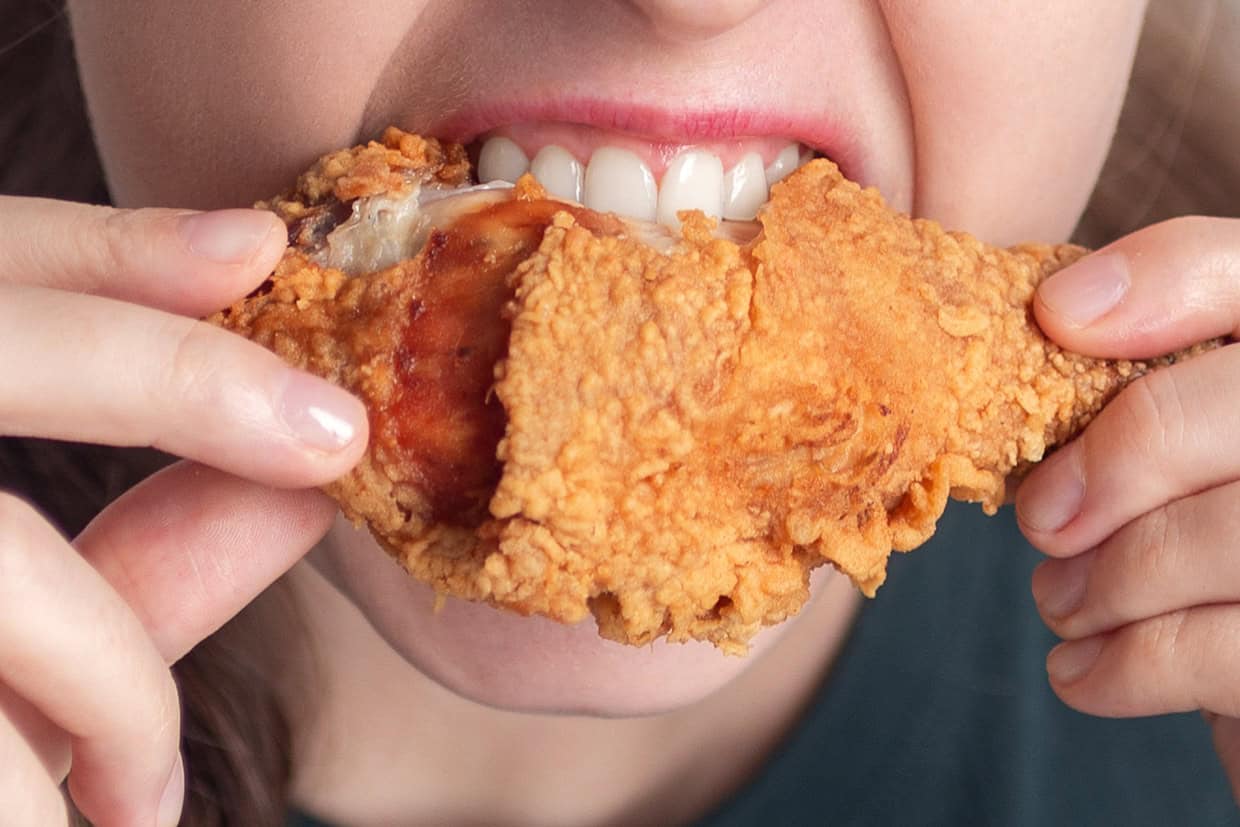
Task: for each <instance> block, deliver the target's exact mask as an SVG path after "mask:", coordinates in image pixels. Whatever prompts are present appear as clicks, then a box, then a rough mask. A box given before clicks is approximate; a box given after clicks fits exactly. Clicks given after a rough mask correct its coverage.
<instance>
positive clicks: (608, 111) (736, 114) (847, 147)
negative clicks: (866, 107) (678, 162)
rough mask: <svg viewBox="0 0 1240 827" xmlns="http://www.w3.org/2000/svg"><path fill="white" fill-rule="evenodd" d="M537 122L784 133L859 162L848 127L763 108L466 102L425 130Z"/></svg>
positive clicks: (705, 136)
mask: <svg viewBox="0 0 1240 827" xmlns="http://www.w3.org/2000/svg"><path fill="white" fill-rule="evenodd" d="M537 121H556V122H562V123H574V124H582V125H585V126H591V127H596V128H598V129H602V130H608V131H613V132H622V133H626V134H628V135H632V136H634V137H638V138H642V139H644V140H648V141H651V142H652V143H664V144H686V145H691V144H694V143H697V142H705V141H725V140H728V139H733V138H735V139H742V138H747V137H761V136H780V137H786V138H789V139H791V140H794V141H799V142H800V143H802V144H805V145H806V146H808V147H809V148H810V149H812V150H814V151H815V152H818V153H820V154H822V155H825V156H827V157H828V158H830V159H831V160H833V161H835V162H836V163H837V164H839V166H840V168H841V170H842V171H843V172H844V174H845V175H850V169H855V166H856V163H857V153H856V152H855V151H854V148H853V145H852V141H851V136H850V135H849V133H848V131H847V130H846V129H845V128H844V127H843V125H841V124H838V123H835V122H833V121H832V120H831V119H830V118H829V117H825V116H811V115H791V114H786V113H779V112H773V111H764V110H761V109H744V108H724V107H717V108H701V109H688V108H686V109H671V108H668V107H666V106H664V105H660V104H654V103H643V102H640V101H625V102H618V101H612V100H606V99H601V98H588V97H572V98H548V99H543V100H530V101H517V100H496V101H483V102H479V103H476V104H473V105H467V106H464V107H462V108H461V109H460V110H458V111H456V112H454V113H451V114H449V115H447V116H446V117H444V118H442V119H440V120H439V121H438V122H436V123H433V124H430V125H429V126H428V127H427V131H428V132H429V134H432V135H434V136H436V137H439V138H444V139H447V140H451V141H456V142H458V143H469V142H470V141H473V140H474V139H476V138H478V137H479V136H480V135H482V134H484V133H486V132H488V131H490V130H492V129H496V128H498V127H501V126H504V125H507V124H513V123H525V122H537ZM850 177H851V176H850Z"/></svg>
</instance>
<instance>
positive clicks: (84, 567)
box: [0, 495, 180, 827]
mask: <svg viewBox="0 0 1240 827" xmlns="http://www.w3.org/2000/svg"><path fill="white" fill-rule="evenodd" d="M0 606H4V611H3V612H0V682H3V683H4V684H6V685H7V686H9V687H11V688H12V689H13V690H14V691H15V692H17V693H18V694H19V695H21V696H22V697H23V698H25V699H27V700H28V701H30V703H32V704H33V705H34V706H36V707H37V708H38V709H39V711H40V712H41V713H42V714H44V715H46V716H47V717H48V718H49V719H51V720H52V721H53V722H55V724H56V725H57V726H59V727H60V728H61V729H62V730H64V731H65V732H66V733H68V734H69V735H70V738H71V741H72V749H73V770H72V772H71V773H70V789H71V791H72V794H73V797H74V801H75V802H76V803H77V805H78V807H79V808H80V809H81V810H82V812H83V813H84V814H85V815H86V816H87V817H88V818H90V819H91V820H92V821H94V822H95V823H96V824H98V825H100V827H108V825H114V824H115V825H129V824H136V823H153V822H154V821H155V819H156V817H157V813H158V810H159V802H160V798H161V796H162V793H163V789H164V787H165V785H166V783H167V781H168V779H169V777H170V772H171V770H172V768H173V766H174V762H175V758H176V754H177V743H178V740H179V730H180V726H179V709H178V702H177V692H176V687H175V685H174V684H173V682H172V677H171V675H170V674H169V672H168V669H167V665H166V664H165V663H164V661H163V659H162V658H161V657H160V655H159V653H158V652H157V651H156V650H155V647H154V646H152V645H151V641H150V639H149V638H148V637H147V635H146V632H145V631H144V630H143V628H142V625H141V624H140V623H139V622H138V620H137V618H136V617H134V615H133V613H132V612H131V611H130V610H129V607H128V606H126V605H125V603H124V601H122V600H121V599H120V598H119V597H118V596H117V595H116V593H115V592H114V591H113V590H112V589H111V588H109V587H108V585H107V583H106V582H105V581H104V580H103V578H102V577H100V576H99V574H98V573H97V572H96V571H95V570H94V569H92V568H91V567H90V565H89V564H88V563H87V562H86V561H85V560H83V559H82V558H81V557H79V556H78V555H77V553H76V552H74V550H73V549H72V547H71V546H70V545H69V544H68V543H67V542H66V541H65V540H64V539H63V538H61V537H60V536H59V535H58V534H57V533H56V532H55V531H54V530H53V529H52V528H51V526H50V525H48V524H47V523H46V522H45V521H44V520H43V519H41V518H40V517H39V515H38V514H37V513H35V511H34V510H33V509H31V508H30V507H29V506H28V505H26V504H25V503H23V502H21V501H20V500H18V499H17V498H15V497H12V496H9V495H2V496H0Z"/></svg>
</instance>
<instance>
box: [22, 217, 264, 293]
mask: <svg viewBox="0 0 1240 827" xmlns="http://www.w3.org/2000/svg"><path fill="white" fill-rule="evenodd" d="M287 240H288V235H287V232H286V230H285V228H284V224H283V223H282V222H281V221H280V219H278V218H277V217H276V216H275V215H274V214H273V213H269V212H267V211H265V210H217V211H215V212H207V213H200V212H194V211H192V210H170V209H154V208H151V209H140V210H118V209H113V208H111V207H101V206H94V205H89V204H76V203H72V202H68V201H53V200H50V199H46V198H17V197H13V196H0V284H27V285H34V286H40V287H52V288H56V289H60V290H70V291H73V292H77V293H91V294H95V295H100V296H108V297H109V298H115V299H122V300H124V301H129V302H136V303H139V304H145V305H148V306H150V307H156V308H159V309H161V310H167V311H169V312H172V313H178V314H181V315H185V316H205V315H207V314H208V313H211V312H213V311H215V310H219V309H220V308H221V307H225V306H226V305H228V304H230V303H232V302H233V301H235V300H236V299H238V298H240V297H241V296H244V295H245V294H246V293H248V292H250V290H252V289H253V288H254V287H256V286H257V285H258V284H259V283H260V282H261V281H262V280H263V279H264V278H266V276H267V275H268V274H269V273H270V272H271V270H272V268H274V267H275V265H276V263H277V262H278V261H279V260H280V256H281V255H282V254H283V252H284V248H285V246H286V245H287Z"/></svg>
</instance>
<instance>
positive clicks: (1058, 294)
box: [1038, 253, 1132, 327]
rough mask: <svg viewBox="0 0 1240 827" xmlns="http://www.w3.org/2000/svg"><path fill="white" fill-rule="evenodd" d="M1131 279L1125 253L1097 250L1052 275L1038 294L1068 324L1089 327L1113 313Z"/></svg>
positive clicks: (1039, 289)
mask: <svg viewBox="0 0 1240 827" xmlns="http://www.w3.org/2000/svg"><path fill="white" fill-rule="evenodd" d="M1131 281H1132V278H1131V275H1130V274H1129V271H1128V259H1127V258H1126V257H1125V256H1124V255H1123V254H1122V253H1096V254H1094V255H1092V256H1086V257H1085V258H1083V259H1081V260H1080V261H1078V262H1077V263H1075V264H1073V265H1071V266H1069V267H1065V268H1064V269H1062V270H1060V271H1059V272H1058V273H1055V274H1053V275H1051V276H1050V277H1049V278H1047V280H1046V281H1044V282H1042V284H1041V285H1040V286H1039V287H1038V296H1039V298H1041V300H1042V303H1043V304H1044V305H1046V307H1047V308H1048V309H1049V310H1050V311H1051V312H1052V313H1054V314H1055V315H1057V316H1059V317H1060V318H1062V319H1063V320H1064V321H1066V322H1067V323H1068V324H1070V325H1072V326H1073V327H1085V326H1087V325H1089V324H1092V323H1093V322H1095V321H1097V320H1098V319H1100V318H1102V317H1103V316H1105V315H1106V314H1107V313H1109V312H1111V310H1113V309H1114V308H1115V306H1116V305H1118V304H1119V303H1120V301H1122V300H1123V298H1124V295H1125V294H1126V293H1127V292H1128V287H1129V285H1130V284H1131Z"/></svg>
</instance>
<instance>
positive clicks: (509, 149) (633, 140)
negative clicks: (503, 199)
mask: <svg viewBox="0 0 1240 827" xmlns="http://www.w3.org/2000/svg"><path fill="white" fill-rule="evenodd" d="M433 134H439V135H442V136H444V137H447V138H449V139H451V140H455V141H459V142H460V143H463V144H465V145H466V146H467V148H468V151H469V155H470V160H471V161H472V162H473V167H474V169H475V172H476V176H477V179H478V182H479V183H487V182H492V181H507V182H515V181H516V180H517V179H518V178H519V177H520V176H521V175H523V174H525V173H530V174H531V175H533V176H534V177H535V178H536V179H538V181H539V183H540V184H542V186H543V187H544V188H546V190H547V191H548V193H550V194H551V195H553V196H555V197H557V198H561V199H564V200H567V201H573V202H576V203H580V204H583V205H584V206H586V207H588V208H590V209H592V210H597V211H599V212H611V213H616V214H618V215H622V216H625V217H627V218H632V219H636V220H639V221H648V222H658V223H659V224H662V225H664V226H667V227H670V228H672V229H676V228H678V227H679V226H680V222H679V220H678V219H677V213H678V212H680V211H682V210H700V211H701V212H703V213H704V214H706V215H708V216H711V217H713V218H717V219H721V220H723V221H752V220H753V219H754V217H755V216H756V215H757V213H758V211H759V210H760V209H761V207H762V205H763V204H765V203H766V201H767V198H768V196H769V192H770V187H771V186H772V185H774V184H775V183H777V182H778V181H780V180H782V179H783V178H784V177H786V176H787V175H788V174H790V173H791V172H793V171H794V170H795V169H797V168H798V167H800V166H802V165H803V164H805V163H806V162H807V161H809V160H811V159H813V158H815V157H823V156H826V157H831V158H832V160H836V162H837V163H839V159H838V157H837V154H842V153H837V152H835V151H834V149H835V148H836V147H833V146H832V144H835V145H836V146H839V145H840V144H842V141H841V140H840V134H839V132H838V131H837V130H833V129H832V128H831V127H830V125H829V124H823V123H811V122H807V121H806V120H803V119H794V118H789V117H781V116H776V115H772V114H759V113H753V112H742V111H709V112H698V113H683V112H681V113H672V112H670V111H668V110H664V109H657V108H653V107H647V106H638V105H621V104H613V103H603V102H598V101H569V102H560V103H555V104H548V105H536V106H516V105H514V106H511V107H504V108H496V107H493V108H489V109H483V110H479V111H477V112H475V113H474V114H472V115H465V116H459V117H457V118H456V119H455V120H453V121H450V122H448V123H446V124H443V125H441V127H440V128H439V129H438V130H436V131H435V132H434V133H433ZM827 147H832V151H830V152H828V151H826V150H827Z"/></svg>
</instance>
